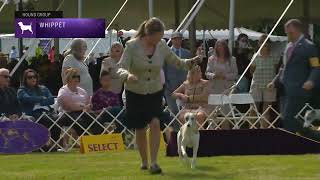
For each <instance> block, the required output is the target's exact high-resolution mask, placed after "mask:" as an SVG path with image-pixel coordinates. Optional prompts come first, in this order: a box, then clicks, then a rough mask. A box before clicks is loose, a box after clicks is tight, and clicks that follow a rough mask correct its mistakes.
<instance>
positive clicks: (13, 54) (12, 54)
mask: <svg viewBox="0 0 320 180" xmlns="http://www.w3.org/2000/svg"><path fill="white" fill-rule="evenodd" d="M17 58H18V52H17V50H16V47H15V46H12V47H11V50H10V53H9V59H10V61H17V60H18V59H17Z"/></svg>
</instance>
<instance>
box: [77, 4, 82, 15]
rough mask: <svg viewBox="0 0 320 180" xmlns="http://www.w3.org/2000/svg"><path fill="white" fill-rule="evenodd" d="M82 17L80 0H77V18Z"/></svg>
mask: <svg viewBox="0 0 320 180" xmlns="http://www.w3.org/2000/svg"><path fill="white" fill-rule="evenodd" d="M81 17H82V0H78V18H81Z"/></svg>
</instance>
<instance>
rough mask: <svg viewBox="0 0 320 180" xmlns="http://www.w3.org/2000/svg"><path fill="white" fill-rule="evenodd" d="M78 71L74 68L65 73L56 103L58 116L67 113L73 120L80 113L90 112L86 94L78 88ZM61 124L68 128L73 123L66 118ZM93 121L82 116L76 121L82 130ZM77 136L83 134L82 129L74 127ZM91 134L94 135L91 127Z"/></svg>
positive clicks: (88, 99)
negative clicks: (64, 83) (64, 82)
mask: <svg viewBox="0 0 320 180" xmlns="http://www.w3.org/2000/svg"><path fill="white" fill-rule="evenodd" d="M80 79H81V78H80V75H79V70H78V69H75V68H69V69H67V70H66V71H65V81H66V85H64V86H62V87H61V88H60V90H59V93H58V97H57V101H58V110H59V114H60V115H61V114H63V112H65V113H68V115H70V116H71V117H72V118H73V119H77V118H78V117H79V116H80V115H81V113H82V111H86V112H91V103H90V97H89V95H88V93H87V92H86V91H85V90H84V89H82V88H81V87H79V83H80ZM62 119H63V121H61V123H62V124H63V125H64V126H69V125H71V124H72V123H73V121H71V120H70V119H69V118H68V117H67V116H66V117H64V118H62ZM92 121H93V120H92V119H91V118H90V117H89V116H87V115H86V114H83V115H82V116H81V118H80V119H79V120H78V121H77V122H78V123H79V124H80V125H81V126H82V127H83V128H87V127H88V126H89V125H90V124H91V122H92ZM60 125H61V124H60ZM73 128H74V129H75V130H76V132H77V134H78V135H79V136H80V135H82V133H83V128H81V127H79V126H78V125H75V126H74V127H73ZM91 132H92V133H94V134H95V132H96V131H95V128H94V127H92V129H91Z"/></svg>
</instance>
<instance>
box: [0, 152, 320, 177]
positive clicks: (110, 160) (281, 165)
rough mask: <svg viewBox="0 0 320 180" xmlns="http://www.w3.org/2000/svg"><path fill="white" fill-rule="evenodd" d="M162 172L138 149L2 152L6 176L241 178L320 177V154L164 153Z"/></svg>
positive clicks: (1, 171) (1, 173) (0, 165)
mask: <svg viewBox="0 0 320 180" xmlns="http://www.w3.org/2000/svg"><path fill="white" fill-rule="evenodd" d="M159 157H160V159H159V163H160V165H161V167H162V169H163V171H164V173H163V174H162V175H150V174H149V173H148V172H142V171H140V169H139V161H138V153H137V152H136V151H133V150H130V151H126V152H122V153H97V154H85V155H84V154H80V153H76V152H72V153H32V154H26V155H1V156H0V179H4V180H9V179H41V180H44V179H55V180H57V179H77V180H78V179H111V180H112V179H114V180H118V179H119V180H122V179H123V180H126V179H136V180H143V179H146V180H149V179H150V180H151V179H186V180H189V179H196V180H202V179H210V180H214V179H228V180H230V179H231V180H232V179H237V180H238V179H239V180H251V179H252V180H304V179H305V180H318V179H320V155H296V156H217V157H210V158H209V157H208V158H198V165H197V169H195V170H191V169H190V168H189V167H187V166H186V165H184V164H183V163H181V162H179V160H178V158H171V157H166V156H165V155H164V152H161V153H160V156H159Z"/></svg>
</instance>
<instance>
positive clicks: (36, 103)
mask: <svg viewBox="0 0 320 180" xmlns="http://www.w3.org/2000/svg"><path fill="white" fill-rule="evenodd" d="M38 80H39V76H38V74H37V72H36V71H34V70H32V69H27V70H25V71H24V74H23V79H22V82H21V87H20V88H19V90H18V93H17V95H18V99H19V101H20V103H21V107H22V111H23V112H24V113H26V114H27V115H29V116H33V117H35V118H36V119H37V118H38V117H40V116H41V114H42V113H43V112H46V113H50V112H51V107H50V105H53V104H54V98H53V96H52V94H51V92H50V91H49V89H48V88H47V87H45V86H42V85H39V82H38Z"/></svg>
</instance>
